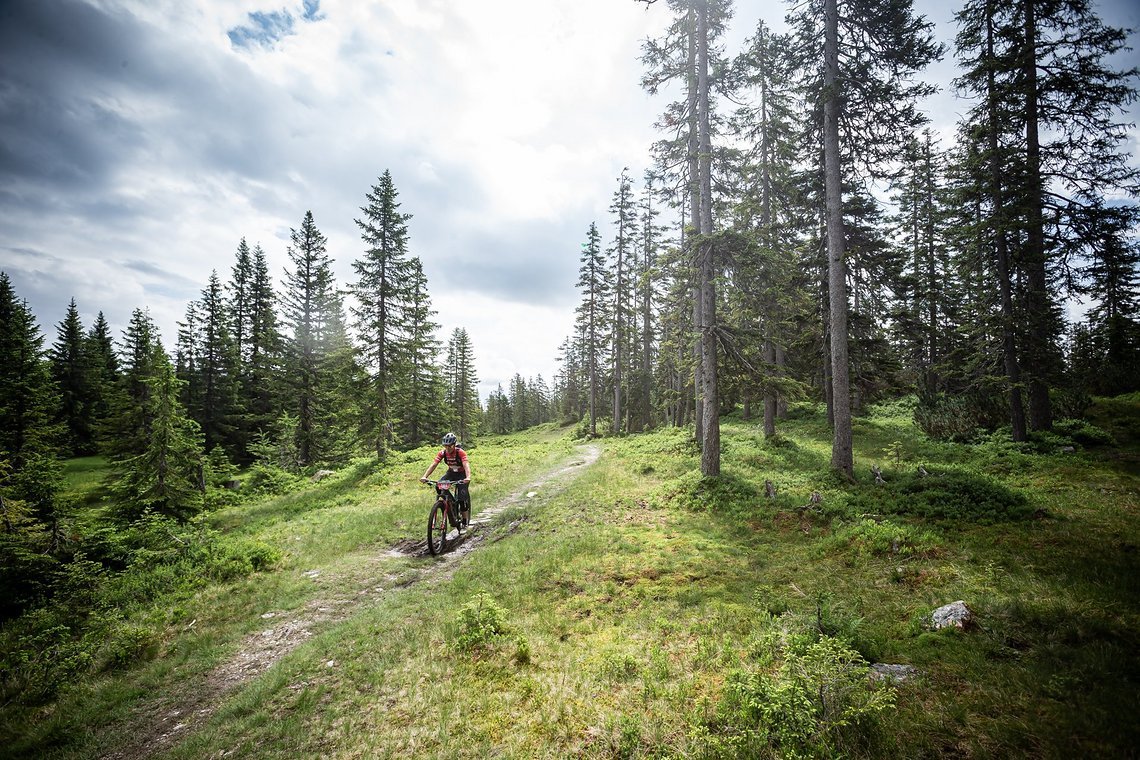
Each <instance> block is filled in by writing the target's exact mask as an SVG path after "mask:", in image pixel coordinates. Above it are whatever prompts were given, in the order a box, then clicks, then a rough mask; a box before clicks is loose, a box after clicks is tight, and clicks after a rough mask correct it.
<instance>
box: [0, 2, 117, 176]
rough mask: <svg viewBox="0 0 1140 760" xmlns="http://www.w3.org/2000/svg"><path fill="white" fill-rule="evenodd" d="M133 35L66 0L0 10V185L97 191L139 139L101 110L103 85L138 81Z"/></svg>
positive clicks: (111, 93) (106, 98)
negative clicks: (90, 187)
mask: <svg viewBox="0 0 1140 760" xmlns="http://www.w3.org/2000/svg"><path fill="white" fill-rule="evenodd" d="M137 33H138V29H137V28H136V27H134V26H133V25H132V23H131V20H130V17H129V16H116V17H112V16H109V15H107V14H104V13H102V12H101V11H98V10H96V9H94V8H92V7H91V6H89V5H86V4H84V3H80V2H70V1H69V0H34V1H32V0H17V1H16V2H10V3H6V4H5V5H4V6H3V9H2V10H0V176H3V177H4V178H5V180H6V182H9V183H10V182H12V181H13V180H17V181H19V180H25V181H30V182H33V183H37V184H38V183H47V184H49V185H59V186H71V185H75V184H81V183H82V184H87V185H91V184H96V185H97V184H99V183H101V182H102V180H103V179H104V178H105V177H106V176H107V174H108V173H109V171H110V170H111V168H112V167H113V166H114V164H115V163H116V162H117V160H119V159H120V158H121V157H122V155H123V154H124V153H126V152H128V151H129V146H130V145H131V144H132V143H134V142H137V141H138V139H139V137H140V133H139V131H138V130H137V128H135V127H134V126H133V125H132V124H130V123H129V122H128V121H127V120H126V119H124V118H123V117H122V116H120V115H119V114H117V113H115V112H114V111H113V110H111V108H109V107H108V105H107V103H109V102H113V100H114V97H115V94H116V93H115V90H114V89H112V88H109V87H106V86H103V85H102V84H101V82H104V81H105V80H111V79H113V80H117V81H123V80H124V79H128V78H130V77H132V76H137V75H138V74H139V71H138V67H137V66H134V67H132V66H131V65H130V62H131V60H132V59H133V58H135V53H134V49H135V47H136V43H134V42H133V40H135V39H137V36H138V35H137Z"/></svg>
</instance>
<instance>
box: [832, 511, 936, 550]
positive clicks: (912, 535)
mask: <svg viewBox="0 0 1140 760" xmlns="http://www.w3.org/2000/svg"><path fill="white" fill-rule="evenodd" d="M939 543H940V541H939V539H938V537H937V536H936V535H934V534H933V533H931V532H930V531H926V530H920V529H919V528H916V527H913V526H910V525H899V524H896V523H893V522H891V521H890V520H882V521H878V522H877V521H875V520H871V519H868V518H863V519H860V520H858V521H857V522H854V523H851V524H845V525H839V526H837V527H836V529H835V531H834V532H833V533H832V534H831V535H830V536H828V537H827V538H826V539H824V540H823V541H822V542H821V543H820V547H819V548H820V551H821V552H823V553H827V552H831V551H835V550H845V551H849V552H853V553H854V554H856V555H858V556H861V557H884V556H900V557H914V556H926V555H930V554H933V553H935V552H936V551H937V549H938V546H939Z"/></svg>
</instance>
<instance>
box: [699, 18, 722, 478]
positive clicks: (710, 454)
mask: <svg viewBox="0 0 1140 760" xmlns="http://www.w3.org/2000/svg"><path fill="white" fill-rule="evenodd" d="M708 17H709V7H708V2H707V0H701V2H700V3H699V6H698V16H697V56H698V59H699V60H698V65H697V97H698V105H699V113H700V159H699V160H698V162H697V164H698V168H699V171H700V178H701V206H700V221H701V227H700V234H701V243H700V247H701V250H700V283H701V285H700V290H701V321H700V340H701V363H702V365H703V371H702V372H701V375H702V379H703V380H704V388H703V389H702V393H701V407H702V409H701V417H702V419H701V429H702V434H701V474H702V475H705V476H711V475H719V474H720V390H719V388H718V387H717V376H716V370H717V367H716V358H717V357H716V354H717V352H716V332H715V331H716V289H715V282H714V279H715V278H714V258H715V257H714V255H713V253H714V252H713V243H712V237H711V236H712V231H713V225H712V136H711V134H710V131H709V130H710V120H709V76H708V72H709V48H708V36H709V26H708Z"/></svg>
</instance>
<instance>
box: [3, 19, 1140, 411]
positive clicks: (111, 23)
mask: <svg viewBox="0 0 1140 760" xmlns="http://www.w3.org/2000/svg"><path fill="white" fill-rule="evenodd" d="M737 5H738V11H737V20H736V23H735V26H734V28H733V30H732V33H731V35H730V37H729V40H728V48H729V51H730V52H736V51H737V50H739V47H740V42H741V41H742V40H743V38H744V37H745V36H747V35H748V34H750V33H751V31H752V30H754V28H755V25H756V21H757V19H758V18H760V17H761V16H763V17H764V18H765V19H766V20H767V21H768V22H769V23H771V24H773V25H778V24H779V21H780V19H781V18H782V17H783V15H784V12H785V6H784V4H783V3H780V2H771V1H769V0H761V1H759V2H756V1H755V0H753V1H751V2H738V3H737ZM953 5H955V6H956V5H957V3H954V4H953ZM1135 5H1136V4H1135V3H1132V2H1128V0H1111V2H1109V3H1107V4H1106V5H1105V6H1104V7H1105V9H1106V12H1105V17H1106V19H1107V20H1109V21H1111V22H1112V23H1115V24H1118V25H1123V26H1132V27H1137V26H1140V19H1138V18H1137V16H1138V13H1137V9H1136V7H1135ZM664 6H665V3H664V2H660V3H657V4H656V5H653V6H650V7H647V6H646V5H644V4H642V3H636V2H633V0H573V1H572V2H566V1H565V0H557V1H556V0H383V1H381V0H0V270H3V271H6V272H7V273H8V275H9V277H11V279H12V281H13V285H14V287H15V289H16V292H17V294H18V295H19V296H21V297H23V298H26V299H27V300H28V302H29V303H30V305H31V307H32V308H33V310H34V311H35V313H36V315H37V316H38V318H39V321H40V325H41V328H42V329H43V330H44V331H45V333H47V335H48V340H49V342H50V341H51V340H53V339H54V336H55V325H56V323H57V322H58V321H59V320H60V319H61V318H62V316H63V313H64V311H65V309H66V306H67V302H68V300H69V299H70V298H72V297H74V298H75V299H76V301H77V303H78V305H79V309H80V313H81V315H82V317H83V320H84V323H85V325H90V324H91V321H92V320H93V318H94V316H95V314H96V312H98V311H100V310H101V311H103V312H104V313H105V315H106V316H107V318H108V320H109V321H110V322H111V323H112V325H113V327H114V328H115V330H116V334H117V333H118V332H119V331H120V330H121V328H122V327H123V326H124V325H125V324H126V321H127V318H128V317H129V314H130V312H131V310H132V309H134V308H136V307H140V308H147V309H149V311H150V313H151V315H152V317H153V318H154V319H155V321H156V322H157V323H158V325H159V327H160V328H161V330H162V333H163V339H164V343H165V345H166V346H167V348H168V349H169V348H172V346H173V341H174V336H175V330H176V323H177V322H178V320H179V319H181V318H182V316H183V315H184V313H185V308H186V304H187V302H188V301H190V300H192V299H194V298H197V297H199V295H200V291H201V289H202V288H203V287H204V286H205V284H206V281H207V279H208V277H209V275H210V271H211V270H213V269H216V270H218V273H219V275H220V276H221V277H222V279H223V280H227V279H228V278H229V276H230V267H231V266H232V263H233V256H234V251H235V249H236V247H237V245H238V242H239V241H240V240H241V238H243V237H244V238H246V239H247V240H248V242H249V243H250V245H254V244H260V245H261V246H262V247H263V248H264V250H265V252H266V254H267V256H268V258H269V261H270V266H271V271H272V272H273V274H274V275H275V276H276V277H277V278H278V279H280V277H281V274H282V272H283V270H284V269H285V267H286V266H287V264H288V258H287V254H286V248H287V245H288V239H289V232H290V228H294V227H299V226H300V223H301V219H302V218H303V216H304V214H305V212H306V210H312V212H313V215H314V218H315V220H316V223H317V226H318V227H319V228H320V229H321V231H322V232H324V233H325V235H327V236H328V238H329V254H330V256H331V257H332V258H333V259H334V261H335V264H334V270H335V272H336V275H337V278H338V282H339V284H340V285H342V286H343V285H347V284H348V283H349V282H350V281H351V280H352V278H353V275H352V268H351V262H352V260H353V259H354V258H356V257H358V256H359V255H361V253H362V251H363V245H362V244H361V242H360V238H359V232H358V230H357V228H356V226H355V224H354V222H353V219H354V217H359V216H360V206H361V205H363V203H364V195H365V193H366V192H367V191H368V190H369V188H370V187H371V186H372V185H373V184H374V183H375V182H376V181H377V178H378V177H379V176H380V175H381V174H382V173H383V172H384V171H385V170H390V171H391V173H392V177H393V179H394V181H395V184H396V187H397V189H398V190H399V192H400V201H401V203H402V209H401V210H402V211H404V212H406V213H409V214H412V216H413V218H412V220H411V222H410V224H409V232H410V252H411V254H413V255H416V256H419V257H420V258H421V259H422V260H423V262H424V268H425V271H426V273H427V276H428V278H429V283H430V287H431V291H432V299H433V303H434V306H435V308H436V309H437V311H438V312H439V315H438V321H439V322H441V323H442V326H443V329H442V330H441V333H440V337H441V339H444V340H446V336H447V335H448V334H449V333H450V332H451V330H452V328H454V327H456V326H462V327H464V328H466V329H467V331H468V332H469V334H470V335H471V338H472V342H473V346H474V349H475V354H476V360H477V369H478V371H479V374H480V377H481V380H482V381H483V392H484V394H485V393H486V392H487V391H488V390H490V389H493V388H494V387H495V385H496V384H497V383H500V382H501V383H503V384H504V386H505V385H506V383H507V381H508V380H509V379H510V377H511V376H512V375H513V374H514V373H516V372H518V373H521V374H522V375H524V376H526V377H532V376H534V375H537V374H542V375H543V377H544V378H546V379H547V380H548V381H549V380H551V379H552V377H553V375H554V373H555V371H556V369H557V363H556V361H555V356H556V354H557V347H558V345H559V343H561V341H562V340H563V338H564V337H565V336H566V335H567V334H569V332H570V330H571V323H572V312H573V308H574V305H575V304H576V302H577V295H578V294H577V292H576V290H575V287H574V282H575V280H576V276H577V267H578V254H579V242H580V241H581V240H582V239H583V238H584V234H585V230H586V228H587V227H588V225H589V224H590V222H591V221H595V220H596V221H598V223H599V226H600V227H602V229H603V234H604V236H605V237H606V238H607V242H608V234H609V232H608V227H607V226H606V223H607V219H608V214H607V211H606V209H607V207H608V205H609V202H610V196H611V195H612V193H613V190H614V188H615V186H616V178H617V177H618V175H619V173H620V172H621V170H622V167H624V166H628V167H630V169H631V171H632V174H633V176H635V177H640V174H641V172H642V170H643V169H644V168H645V167H646V165H647V162H648V147H649V145H650V143H651V142H652V141H653V140H654V139H655V138H656V134H655V133H654V131H653V128H652V124H653V122H654V120H655V118H656V117H657V115H658V113H659V112H660V110H661V109H662V108H663V107H664V105H665V98H656V99H654V98H651V97H649V96H648V95H646V94H645V93H644V92H642V90H641V89H640V87H639V84H638V82H639V78H640V75H641V71H642V69H641V65H640V63H639V62H638V60H637V59H638V54H639V51H640V43H641V41H642V40H644V39H645V38H646V37H650V36H658V35H659V34H660V32H661V30H662V29H663V28H664V26H665V25H666V23H667V10H666V8H665V7H664ZM927 6H929V7H927ZM919 7H920V9H921V10H923V11H924V12H926V13H928V14H929V15H930V16H931V18H932V19H933V20H935V21H937V22H938V23H939V24H940V25H941V28H942V33H943V35H944V36H946V37H949V36H951V35H952V34H953V28H952V26H950V18H951V12H952V9H951V8H949V7H947V4H946V3H942V2H937V3H936V2H931V1H930V0H923V2H920V4H919ZM944 70H945V71H947V72H949V71H950V69H949V67H948V66H947V67H945V69H944ZM936 107H937V108H938V109H939V110H940V111H941V115H940V118H942V119H944V120H946V122H947V123H949V122H950V121H952V119H953V112H954V111H955V109H956V108H957V110H961V105H960V104H959V105H957V106H956V104H955V103H954V102H953V100H952V97H951V96H950V95H949V94H948V93H944V94H943V96H941V98H940V99H939V100H937V101H936Z"/></svg>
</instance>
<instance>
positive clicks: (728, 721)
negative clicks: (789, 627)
mask: <svg viewBox="0 0 1140 760" xmlns="http://www.w3.org/2000/svg"><path fill="white" fill-rule="evenodd" d="M787 640H788V641H789V645H788V646H787V647H786V648H785V649H784V650H783V651H782V652H781V653H779V655H778V662H779V665H778V666H777V667H776V668H775V670H771V669H770V668H768V667H754V666H746V667H744V668H740V669H737V670H735V671H733V672H732V673H730V674H729V677H728V680H727V682H726V683H725V688H724V693H723V695H722V697H721V700H720V702H719V703H718V705H717V709H716V718H715V720H714V721H713V722H712V724H711V725H704V726H697V730H696V731H694V732H693V733H694V734H695V738H697V740H698V743H700V744H703V745H704V746H703V748H702V749H704V750H705V751H706V753H707V754H710V755H712V756H719V757H770V756H777V757H785V758H807V757H837V756H840V755H841V754H843V749H844V747H845V746H846V745H847V743H848V741H850V736H849V735H850V734H852V733H855V732H858V731H859V730H860V728H862V727H863V726H864V725H865V724H868V723H870V722H871V721H873V720H875V719H876V718H877V717H878V716H879V715H880V714H881V713H883V712H885V711H887V710H890V709H893V708H894V700H895V692H894V690H893V689H892V688H890V687H889V686H885V685H876V684H874V683H873V682H872V681H871V679H870V678H869V676H868V672H869V668H868V665H867V662H866V661H865V660H864V659H863V657H862V656H860V655H859V653H858V652H856V651H855V650H854V649H852V648H851V647H849V646H848V645H847V644H845V643H844V642H843V641H841V640H840V639H837V638H833V637H830V636H820V637H818V638H815V639H814V640H812V639H805V638H804V637H802V636H790V637H789V638H788V639H787Z"/></svg>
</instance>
